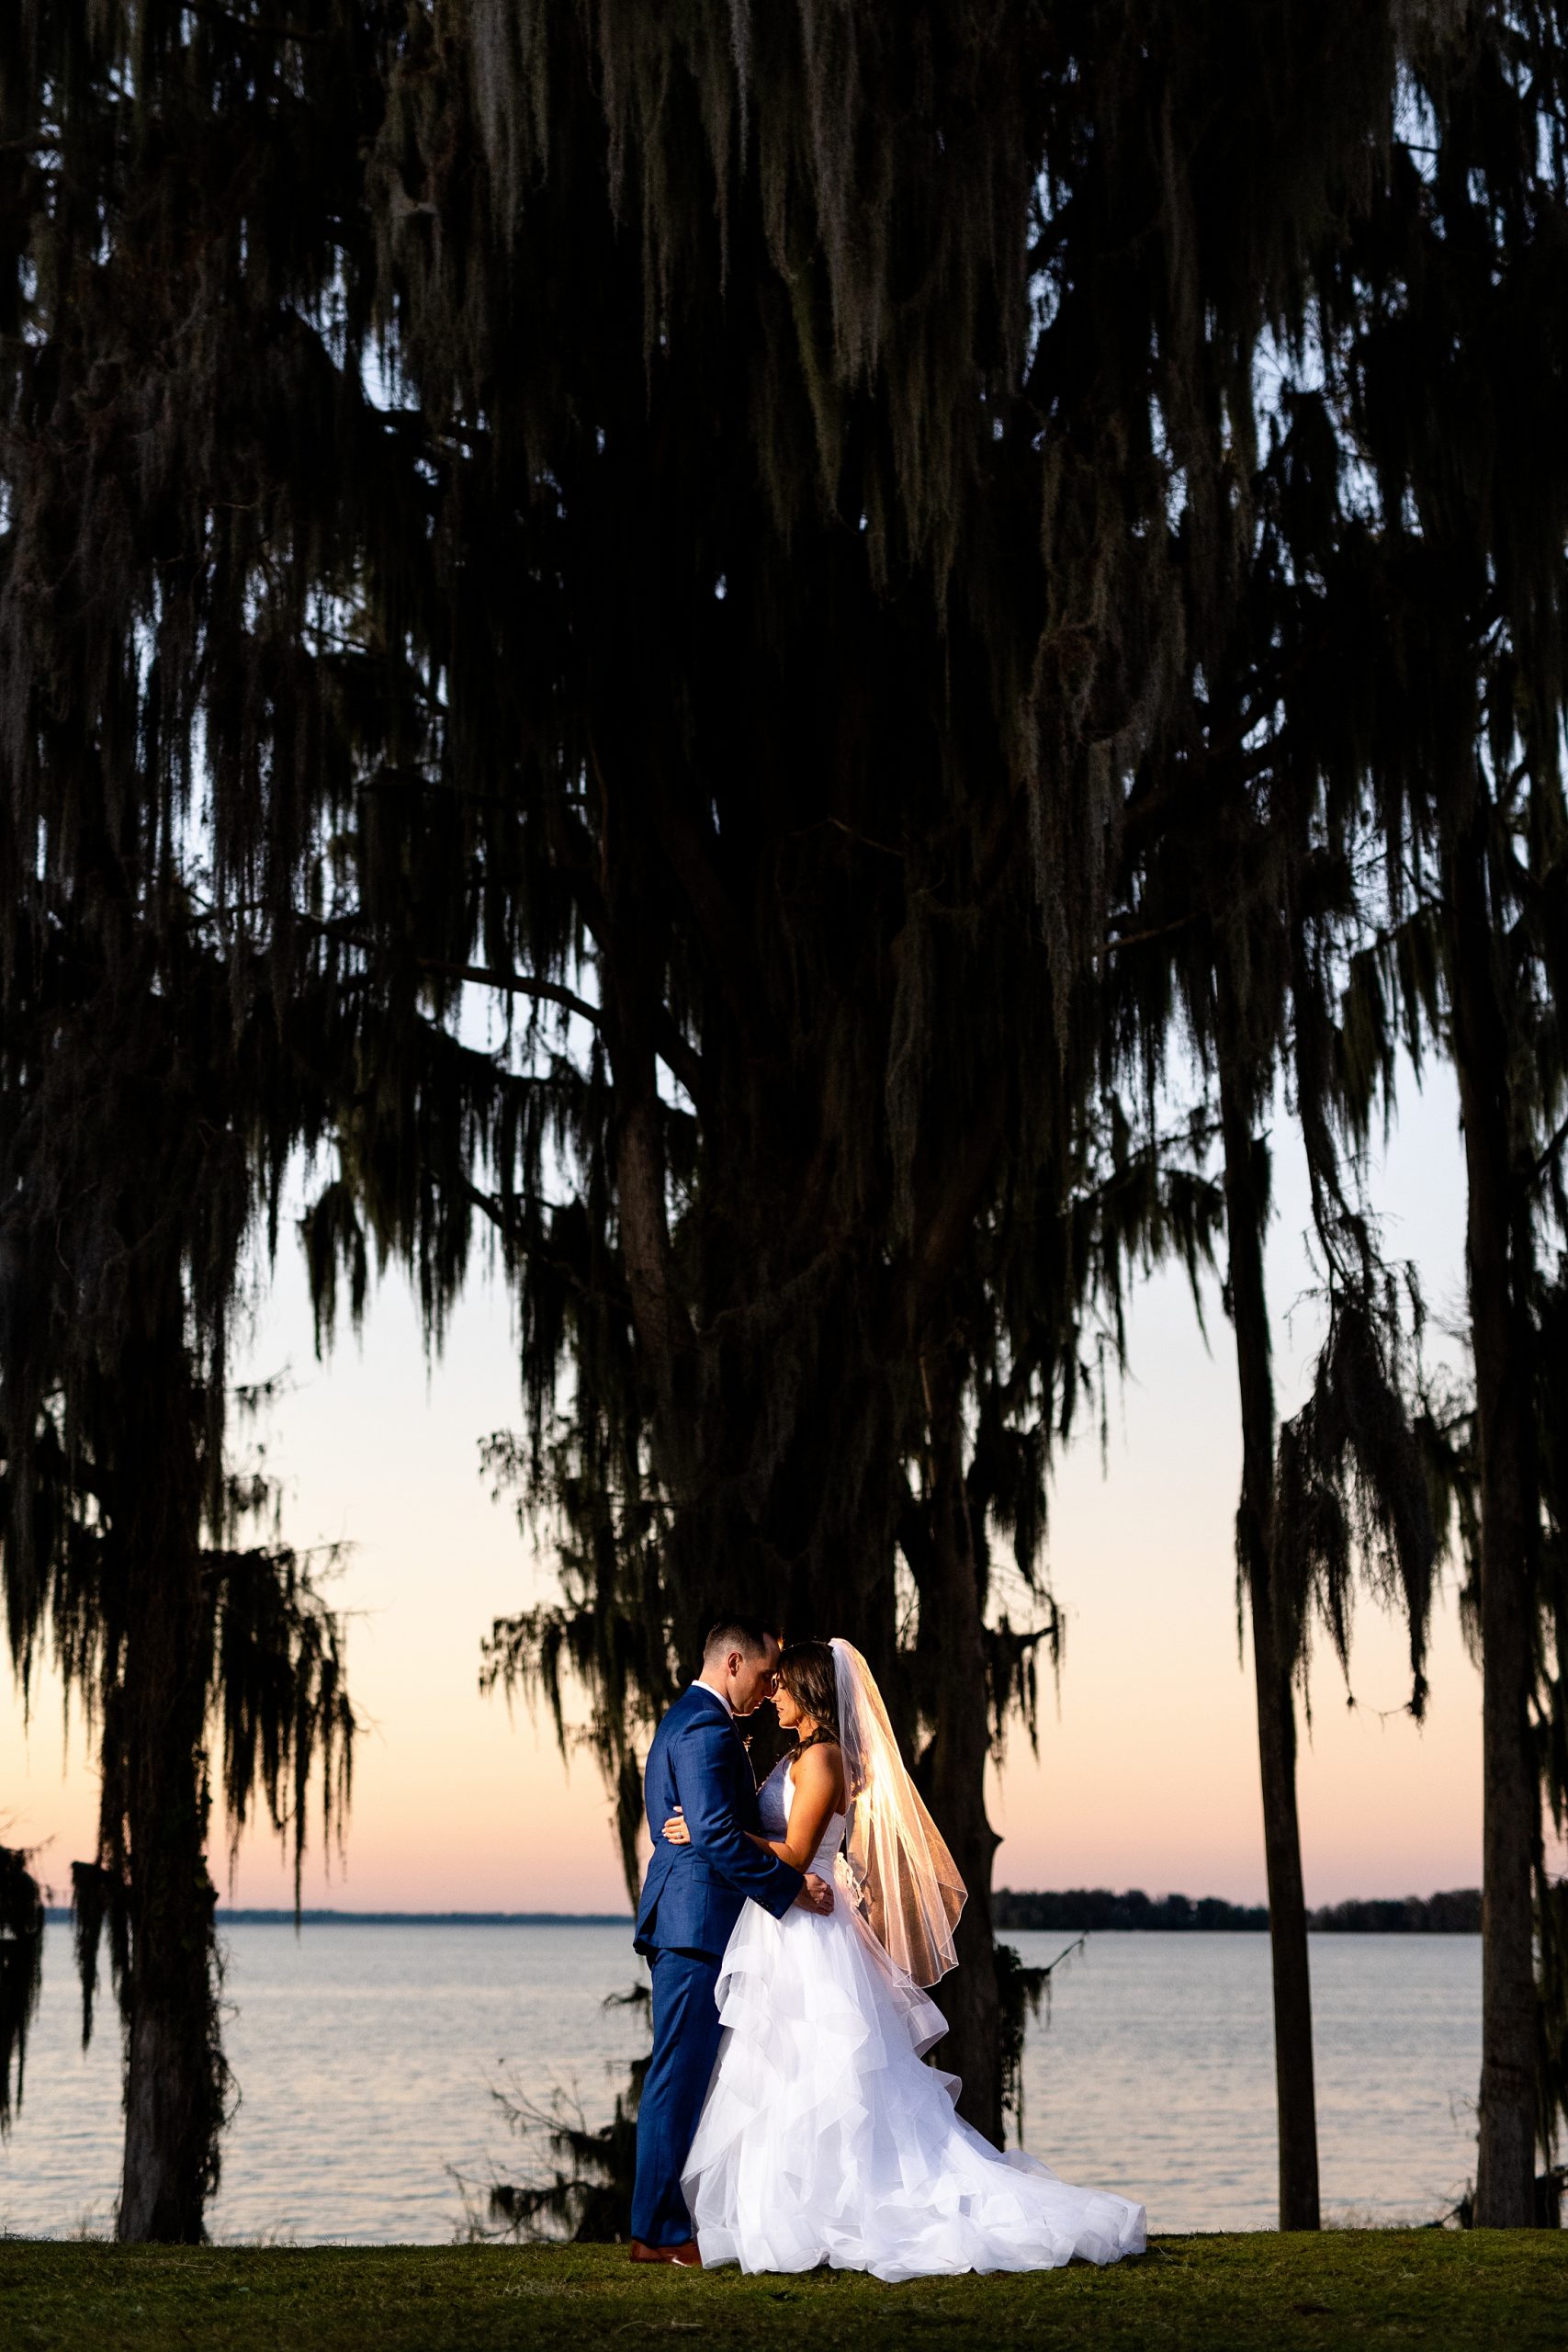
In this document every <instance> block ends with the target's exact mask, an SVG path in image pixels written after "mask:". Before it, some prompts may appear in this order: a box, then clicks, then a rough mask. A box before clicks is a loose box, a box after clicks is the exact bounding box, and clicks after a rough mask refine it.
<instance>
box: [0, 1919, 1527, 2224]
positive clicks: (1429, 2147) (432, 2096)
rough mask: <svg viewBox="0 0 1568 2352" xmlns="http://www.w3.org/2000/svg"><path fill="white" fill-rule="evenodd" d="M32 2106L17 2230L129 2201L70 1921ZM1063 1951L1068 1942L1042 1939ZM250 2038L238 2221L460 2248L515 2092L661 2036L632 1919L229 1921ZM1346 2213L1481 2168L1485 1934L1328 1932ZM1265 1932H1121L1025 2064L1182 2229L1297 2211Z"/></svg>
mask: <svg viewBox="0 0 1568 2352" xmlns="http://www.w3.org/2000/svg"><path fill="white" fill-rule="evenodd" d="M48 1933H49V1948H48V1951H47V1953H46V1957H45V1977H44V1993H43V2004H42V2007H41V2009H40V2012H39V2018H38V2023H37V2027H36V2029H35V2032H34V2036H33V2041H32V2043H31V2046H30V2048H29V2050H28V2077H27V2098H26V2104H25V2106H24V2108H23V2109H22V2112H21V2114H20V2116H19V2118H18V2119H17V2122H16V2125H15V2128H14V2130H13V2131H12V2134H11V2137H10V2140H9V2142H8V2143H6V2145H5V2146H4V2147H3V2148H0V2230H9V2231H12V2232H15V2233H24V2234H30V2235H50V2236H61V2235H64V2234H67V2233H71V2232H72V2231H73V2230H80V2229H83V2228H86V2229H89V2230H95V2231H102V2230H105V2229H106V2228H107V2227H109V2226H110V2224H111V2220H112V2213H113V2205H114V2197H115V2191H116V2186H117V2177H118V2153H119V2107H118V2098H119V2092H118V2036H117V2034H116V2032H115V2030H114V2019H113V2012H112V2009H111V2008H110V2007H109V2005H108V2004H107V2001H106V2002H104V2003H103V2005H102V2012H101V2013H102V2014H104V2017H105V2022H106V2023H107V2026H108V2029H109V2030H108V2031H107V2033H105V2032H103V2031H102V2030H100V2032H99V2034H98V2036H97V2038H96V2041H95V2044H94V2048H93V2050H92V2052H90V2053H89V2055H88V2056H87V2057H85V2058H84V2057H83V2056H82V2054H81V2052H80V2049H79V2046H78V2037H79V2013H78V2008H77V2002H76V1995H75V1979H74V1974H73V1969H72V1961H71V1949H70V1930H69V1928H65V1927H62V1926H51V1928H50V1929H49V1931H48ZM1012 1940H1013V1941H1014V1942H1015V1943H1016V1944H1017V1945H1018V1946H1019V1949H1020V1951H1021V1952H1022V1953H1023V1955H1024V1957H1025V1958H1026V1959H1028V1960H1031V1961H1043V1960H1048V1959H1052V1958H1054V1957H1055V1953H1056V1951H1059V1950H1060V1948H1061V1944H1062V1942H1063V1940H1064V1939H1062V1938H1061V1937H1056V1936H1017V1937H1014V1938H1013V1939H1012ZM228 1948H229V1973H228V1983H227V1988H226V1990H227V1997H228V1999H229V2001H230V2002H231V2006H232V2014H231V2018H230V2020H229V2025H228V2033H227V2040H228V2049H229V2053H230V2058H231V2063H232V2064H233V2067H234V2070H235V2073H236V2075H238V2077H239V2082H240V2087H241V2090H242V2093H243V2105H242V2107H241V2109H240V2112H239V2116H238V2118H237V2120H236V2121H235V2123H234V2125H233V2128H232V2130H231V2132H230V2134H229V2137H228V2140H227V2143H226V2146H225V2153H224V2160H223V2187H222V2190H221V2193H220V2197H219V2199H218V2203H217V2206H216V2209H215V2211H214V2212H213V2214H212V2217H211V2218H212V2228H213V2233H214V2235H215V2236H217V2237H220V2238H246V2239H251V2238H257V2237H271V2238H291V2239H298V2240H299V2241H300V2242H301V2243H309V2242H311V2241H316V2240H321V2239H339V2240H346V2241H352V2242H357V2243H367V2242H373V2241H376V2240H387V2239H389V2240H394V2241H397V2240H400V2241H405V2242H406V2241H423V2242H426V2243H435V2242H440V2241H443V2240H446V2239H448V2238H450V2237H451V2236H452V2235H453V2234H454V2232H455V2231H457V2229H459V2228H460V2227H461V2225H462V2222H463V2213H464V2205H463V2195H462V2191H461V2189H460V2188H459V2186H458V2183H457V2180H456V2179H455V2178H454V2177H453V2176H454V2173H457V2174H459V2175H462V2176H464V2177H467V2178H468V2180H469V2181H471V2182H473V2183H474V2184H476V2185H477V2186H478V2187H479V2188H480V2190H481V2201H482V2185H483V2184H484V2183H485V2182H486V2181H487V2180H488V2179H489V2177H491V2169H492V2167H493V2168H495V2169H497V2170H499V2171H500V2173H501V2174H502V2177H518V2174H519V2171H520V2169H521V2165H520V2160H519V2154H518V2150H517V2144H516V2143H515V2141H514V2140H513V2138H512V2137H511V2136H510V2134H509V2132H508V2130H507V2126H506V2123H505V2120H504V2119H503V2117H502V2114H501V2112H500V2110H499V2109H498V2108H497V2107H496V2106H495V2103H494V2101H493V2100H492V2098H491V2096H490V2094H491V2090H492V2088H494V2087H495V2086H498V2085H502V2084H506V2083H511V2084H513V2085H514V2086H517V2087H520V2088H521V2089H522V2090H523V2091H525V2093H527V2094H529V2095H531V2096H532V2097H533V2098H536V2099H540V2100H542V2099H545V2098H548V2096H549V2095H550V2093H551V2092H552V2091H553V2090H554V2089H555V2088H556V2087H558V2086H559V2087H561V2088H564V2089H567V2090H569V2091H571V2092H573V2093H574V2094H575V2096H576V2098H577V2099H578V2101H579V2102H580V2104H581V2109H582V2111H583V2113H584V2115H585V2117H586V2118H587V2120H589V2122H591V2123H598V2122H602V2121H604V2120H605V2119H606V2118H607V2117H608V2115H609V2112H610V2109H611V2107H612V2104H613V2101H614V2098H615V2092H616V2090H617V2089H618V2088H619V2087H620V2086H621V2084H622V2082H623V2081H624V2079H625V2074H626V2062H627V2060H628V2059H629V2058H630V2057H631V2056H633V2055H634V2054H635V2053H636V2052H637V2050H638V2049H639V2047H642V2046H644V2045H645V2043H646V2027H645V2026H644V2024H643V2023H642V2021H641V2018H640V2015H639V2013H638V2012H637V2011H635V2010H627V2009H616V2008H610V2009H606V2008H604V2007H603V2006H602V2004H603V2002H604V1998H605V1996H607V1995H611V1994H615V1993H619V1992H624V1991H625V1990H626V1988H627V1987H628V1986H629V1985H630V1984H631V1983H632V1982H633V1979H634V1976H635V1973H636V1968H637V1963H636V1962H635V1961H634V1960H633V1957H632V1954H631V1951H630V1948H629V1943H628V1939H627V1930H626V1928H615V1927H608V1928H603V1927H566V1928H455V1927H435V1926H432V1927H407V1926H396V1927H392V1926H389V1927H309V1928H306V1929H305V1930H304V1933H303V1935H302V1936H301V1937H300V1938H299V1939H296V1937H295V1935H294V1932H293V1930H292V1928H287V1927H263V1926H238V1927H235V1928H231V1929H229V1930H228ZM1313 1976H1314V1995H1315V2002H1316V2034H1317V2069H1318V2116H1319V2128H1320V2137H1321V2145H1322V2163H1323V2187H1324V2198H1325V2206H1326V2208H1327V2210H1328V2211H1329V2212H1330V2213H1331V2214H1332V2215H1333V2216H1335V2217H1336V2218H1345V2219H1355V2220H1382V2221H1404V2220H1423V2221H1424V2220H1427V2219H1430V2218H1432V2217H1433V2216H1435V2215H1436V2214H1437V2213H1438V2212H1439V2211H1441V2210H1443V2209H1444V2208H1445V2207H1446V2206H1448V2205H1450V2204H1451V2203H1452V2202H1453V2201H1454V2199H1455V2198H1456V2197H1457V2195H1458V2193H1459V2191H1460V2189H1461V2188H1462V2187H1463V2185H1464V2182H1465V2180H1466V2178H1467V2177H1468V2176H1469V2174H1470V2173H1471V2172H1472V2170H1473V2159H1474V2140H1473V2133H1474V2124H1473V2118H1472V2101H1473V2098H1474V2093H1475V2086H1476V2082H1477V2079H1478V2076H1479V2072H1480V2063H1481V2061H1480V2041H1479V2018H1480V1998H1481V1947H1480V1943H1479V1940H1478V1939H1472V1938H1470V1937H1461V1936H1449V1937H1443V1936H1432V1937H1416V1936H1386V1937H1385V1936H1337V1937H1336V1936H1326V1937H1315V1938H1314V1939H1313ZM1272 2098H1273V2059H1272V2052H1271V2048H1270V2040H1269V1950H1268V1943H1267V1939H1265V1938H1264V1937H1262V1936H1200V1935H1176V1936H1162V1935H1100V1936H1094V1937H1091V1938H1090V1939H1089V1947H1088V1951H1087V1952H1086V1953H1085V1954H1084V1955H1083V1956H1082V1957H1079V1958H1075V1959H1074V1960H1073V1961H1072V1962H1070V1963H1069V1964H1068V1965H1067V1966H1066V1968H1065V1969H1064V1970H1061V1971H1059V1972H1058V1973H1057V1977H1056V1980H1055V1997H1054V2000H1053V2003H1052V2010H1051V2017H1050V2021H1049V2024H1048V2025H1047V2024H1046V2023H1045V2022H1044V2021H1042V2022H1041V2024H1039V2025H1038V2026H1036V2027H1034V2028H1033V2029H1032V2031H1031V2036H1030V2041H1029V2047H1028V2051H1027V2054H1026V2057H1025V2125H1026V2129H1025V2135H1024V2136H1025V2141H1026V2143H1027V2144H1028V2145H1029V2146H1030V2147H1031V2148H1032V2149H1034V2150H1035V2152H1036V2153H1037V2154H1040V2155H1043V2156H1044V2157H1046V2158H1047V2159H1048V2161H1049V2162H1050V2163H1051V2164H1053V2165H1055V2167H1056V2169H1057V2170H1058V2171H1059V2172H1061V2173H1062V2174H1063V2175H1065V2177H1066V2178H1068V2179H1070V2180H1079V2181H1089V2182H1095V2183H1099V2184H1101V2185H1103V2186H1105V2187H1107V2188H1121V2189H1123V2190H1125V2191H1127V2192H1128V2193H1130V2194H1133V2195H1135V2196H1139V2197H1142V2198H1143V2199H1145V2202H1146V2204H1147V2206H1148V2209H1149V2224H1150V2227H1151V2228H1152V2229H1156V2230H1188V2229H1193V2230H1217V2229H1262V2228H1267V2227H1269V2225H1270V2224H1271V2222H1272V2220H1273V2213H1274V2164H1275V2153H1274V2125H1273V2112H1272Z"/></svg>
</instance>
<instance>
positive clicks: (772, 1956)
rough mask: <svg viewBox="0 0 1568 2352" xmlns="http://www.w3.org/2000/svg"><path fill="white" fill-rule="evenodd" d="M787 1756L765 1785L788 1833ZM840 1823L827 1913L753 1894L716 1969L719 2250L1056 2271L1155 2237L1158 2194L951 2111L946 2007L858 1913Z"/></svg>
mask: <svg viewBox="0 0 1568 2352" xmlns="http://www.w3.org/2000/svg"><path fill="white" fill-rule="evenodd" d="M793 1795H794V1788H793V1784H792V1782H791V1781H790V1779H789V1776H788V1772H787V1770H786V1769H785V1766H784V1765H782V1764H781V1765H780V1766H779V1767H778V1768H777V1770H775V1771H774V1772H773V1773H772V1774H771V1775H770V1777H769V1779H768V1780H767V1781H764V1782H763V1785H762V1787H761V1791H760V1792H759V1806H760V1811H761V1826H762V1832H763V1835H764V1836H766V1837H769V1838H782V1837H784V1834H785V1829H786V1825H787V1823H788V1819H789V1812H790V1805H791V1802H792V1799H793ZM845 1819H846V1816H845V1815H842V1814H835V1815H834V1816H833V1818H832V1819H831V1820H830V1821H829V1824H828V1828H827V1831H826V1833H825V1835H824V1837H823V1839H822V1843H821V1846H820V1848H819V1849H818V1854H817V1857H816V1860H815V1861H814V1863H813V1864H812V1867H813V1868H814V1869H815V1870H817V1871H819V1872H820V1873H821V1874H822V1875H823V1876H824V1877H825V1878H829V1879H831V1880H834V1881H835V1882H836V1892H837V1899H836V1901H835V1903H834V1905H833V1909H832V1912H831V1914H830V1915H829V1917H826V1918H823V1917H818V1916H817V1915H816V1914H814V1913H812V1912H808V1911H804V1910H799V1909H796V1910H790V1911H786V1912H785V1913H784V1917H782V1918H780V1919H773V1918H770V1917H769V1916H768V1914H767V1913H766V1912H765V1911H763V1910H762V1909H761V1907H760V1906H759V1905H757V1904H755V1903H748V1904H747V1905H746V1907H745V1909H744V1910H743V1911H742V1913H741V1915H740V1918H739V1923H738V1925H737V1926H736V1928H735V1931H734V1933H733V1934H732V1935H731V1937H730V1939H729V1943H728V1948H727V1950H726V1951H725V1955H724V1960H723V1962H722V1965H721V1967H720V1970H719V1978H718V1989H717V1997H718V2004H719V2014H720V2018H721V2020H722V2023H723V2028H724V2031H723V2038H722V2040H721V2041H720V2044H719V2053H718V2058H717V2061H716V2064H715V2067H714V2072H713V2076H712V2079H711V2081H710V2083H709V2086H708V2092H707V2098H706V2100H705V2104H704V2107H703V2110H702V2115H701V2119H700V2120H699V2122H698V2125H697V2132H696V2137H695V2139H694V2142H693V2143H692V2150H691V2154H690V2155H689V2156H688V2158H687V2160H686V2166H685V2170H684V2172H683V2174H682V2189H683V2191H684V2194H685V2198H686V2202H687V2204H688V2206H689V2207H690V2209H691V2214H692V2222H693V2227H694V2232H695V2234H696V2238H697V2244H698V2246H699V2248H700V2251H701V2254H702V2257H703V2261H704V2263H705V2265H712V2264H715V2263H724V2262H737V2263H739V2266H740V2267H741V2269H742V2270H748V2271H768V2270H778V2271H787V2270H809V2269H813V2268H815V2267H816V2266H817V2265H818V2263H824V2262H826V2263H829V2264H830V2265H831V2266H832V2267H834V2268H835V2269H844V2270H868V2271H871V2272H872V2273H874V2276H875V2277H877V2278H886V2279H890V2280H891V2279H900V2278H925V2277H929V2276H931V2275H933V2274H935V2273H939V2272H950V2271H962V2270H1043V2269H1051V2268H1055V2267H1057V2266H1059V2265H1060V2264H1063V2263H1066V2262H1068V2261H1070V2260H1071V2259H1072V2257H1073V2256H1074V2255H1079V2256H1084V2257H1085V2258H1086V2259H1087V2260H1089V2261H1090V2262H1115V2261H1117V2260H1119V2259H1120V2257H1121V2256H1122V2255H1126V2254H1140V2253H1142V2252H1143V2249H1144V2245H1145V2222H1144V2209H1143V2207H1142V2206H1141V2205H1136V2204H1134V2203H1132V2202H1131V2201H1130V2200H1129V2199H1126V2198H1124V2197H1118V2196H1116V2195H1114V2194H1113V2193H1112V2192H1111V2191H1109V2190H1104V2189H1095V2188H1072V2187H1070V2186H1069V2184H1068V2183H1067V2182H1066V2181H1064V2180H1059V2179H1058V2178H1057V2177H1056V2175H1055V2173H1054V2172H1052V2171H1051V2170H1050V2168H1049V2166H1048V2165H1043V2164H1041V2163H1040V2162H1039V2161H1038V2160H1037V2159H1036V2158H1034V2157H1032V2156H1028V2155H1025V2154H1022V2152H1021V2151H1018V2150H1010V2151H1009V2152H1008V2153H1007V2154H1005V2155H1003V2154H998V2151H997V2150H996V2149H995V2148H993V2147H992V2146H991V2145H990V2143H989V2142H988V2141H986V2140H984V2139H982V2138H981V2136H980V2134H979V2133H978V2132H977V2131H972V2130H971V2128H970V2127H969V2125H968V2124H967V2123H965V2122H964V2121H963V2120H962V2119H961V2118H960V2117H959V2116H958V2115H957V2114H956V2113H955V2112H954V2109H953V2101H954V2099H955V2098H956V2097H957V2093H958V2083H957V2080H956V2078H955V2077H954V2076H953V2075H943V2074H940V2073H938V2072H937V2071H936V2070H935V2069H934V2068H933V2067H931V2066H927V2065H924V2064H922V2063H921V2053H922V2052H924V2051H926V2050H929V2049H930V2048H931V2045H932V2043H933V2042H935V2041H937V2040H938V2039H939V2037H940V2036H941V2035H942V2032H943V2031H944V2030H945V2027H944V2022H943V2019H942V2013H941V2011H940V2010H939V2009H938V2008H937V2007H936V2005H935V2003H934V2002H933V2001H931V2000H929V1999H928V1998H927V1996H926V1995H925V1994H924V1993H923V1992H922V1991H921V1990H920V1989H919V1986H918V1985H915V1984H913V1983H912V1982H911V1981H910V1979H909V1978H908V1976H906V1975H905V1974H903V1973H902V1972H901V1971H900V1970H899V1969H897V1967H896V1966H895V1965H894V1963H893V1962H892V1961H891V1960H890V1959H889V1958H888V1956H887V1953H886V1951H884V1950H883V1947H882V1945H881V1944H880V1943H879V1942H878V1941H877V1939H876V1938H875V1937H874V1934H873V1933H872V1931H871V1928H869V1927H868V1926H867V1925H866V1923H865V1921H864V1919H863V1917H862V1916H861V1913H860V1911H859V1909H858V1908H857V1907H856V1905H855V1903H854V1900H853V1883H852V1878H851V1876H850V1873H849V1871H848V1868H847V1865H845V1864H843V1863H842V1862H841V1860H840V1844H841V1842H842V1839H843V1834H844V1827H845Z"/></svg>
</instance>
